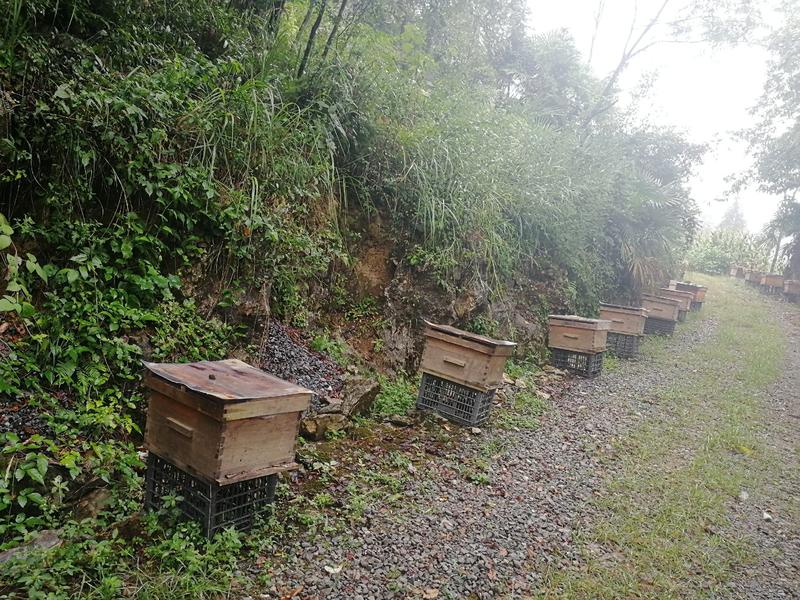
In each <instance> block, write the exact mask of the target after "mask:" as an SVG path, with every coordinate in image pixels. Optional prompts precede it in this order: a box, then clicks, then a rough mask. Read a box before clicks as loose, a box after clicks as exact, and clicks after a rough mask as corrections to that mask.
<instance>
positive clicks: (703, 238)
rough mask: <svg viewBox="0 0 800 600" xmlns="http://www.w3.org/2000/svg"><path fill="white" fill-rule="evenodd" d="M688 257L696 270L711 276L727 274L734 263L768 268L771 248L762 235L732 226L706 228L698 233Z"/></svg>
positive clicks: (735, 264)
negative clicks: (729, 227) (728, 227)
mask: <svg viewBox="0 0 800 600" xmlns="http://www.w3.org/2000/svg"><path fill="white" fill-rule="evenodd" d="M686 260H687V263H688V266H689V268H690V269H692V270H693V271H696V272H700V273H709V274H712V275H723V274H728V272H730V269H731V267H732V266H737V267H738V266H741V267H747V268H750V269H756V270H758V271H767V270H769V268H770V250H769V245H768V244H767V243H766V241H765V239H764V236H761V235H754V234H750V233H747V232H745V231H734V230H730V229H717V230H707V231H702V232H701V233H700V234H699V235H698V236H697V238H696V239H695V241H694V244H693V245H692V247H691V248H690V249H689V252H688V254H687V256H686Z"/></svg>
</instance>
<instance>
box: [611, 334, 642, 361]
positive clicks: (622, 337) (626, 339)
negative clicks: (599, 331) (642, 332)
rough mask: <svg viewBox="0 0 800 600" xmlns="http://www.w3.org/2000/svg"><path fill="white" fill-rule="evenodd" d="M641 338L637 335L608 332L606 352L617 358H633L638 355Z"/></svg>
mask: <svg viewBox="0 0 800 600" xmlns="http://www.w3.org/2000/svg"><path fill="white" fill-rule="evenodd" d="M641 337H642V336H639V335H631V334H627V333H614V332H613V331H609V332H608V341H607V344H608V350H609V351H610V352H611V353H612V354H613V355H614V356H617V357H619V358H633V357H634V356H637V355H638V354H639V344H640V342H641Z"/></svg>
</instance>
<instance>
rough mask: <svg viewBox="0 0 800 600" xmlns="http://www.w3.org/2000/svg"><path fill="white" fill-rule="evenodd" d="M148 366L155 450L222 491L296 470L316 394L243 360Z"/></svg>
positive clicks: (150, 439)
mask: <svg viewBox="0 0 800 600" xmlns="http://www.w3.org/2000/svg"><path fill="white" fill-rule="evenodd" d="M144 366H145V367H146V368H147V370H148V371H149V372H148V373H147V376H146V377H145V380H144V383H145V385H146V386H147V387H148V388H149V389H150V401H149V406H148V410H147V429H146V431H145V444H146V446H147V448H148V449H149V450H150V451H151V452H154V453H155V454H157V455H158V456H160V457H161V458H164V459H166V460H168V461H170V462H171V463H173V464H174V465H176V466H178V467H180V468H181V469H184V470H185V471H188V472H189V473H191V474H192V475H195V476H197V477H200V478H202V479H204V480H207V481H212V482H216V483H217V484H220V485H226V484H231V483H236V482H238V481H244V480H247V479H252V478H255V477H262V476H265V475H271V474H273V473H277V472H279V471H285V470H288V469H292V468H296V467H297V465H296V464H295V462H294V459H295V443H296V440H297V434H298V430H299V427H300V415H301V413H302V412H303V411H304V410H306V409H307V408H308V405H309V402H310V401H311V395H312V392H311V391H310V390H307V389H305V388H303V387H300V386H298V385H295V384H293V383H289V382H287V381H283V380H282V379H278V378H277V377H273V376H272V375H268V374H267V373H264V372H263V371H261V370H259V369H256V368H255V367H251V366H250V365H248V364H246V363H244V362H242V361H240V360H220V361H202V362H197V363H186V364H173V363H144Z"/></svg>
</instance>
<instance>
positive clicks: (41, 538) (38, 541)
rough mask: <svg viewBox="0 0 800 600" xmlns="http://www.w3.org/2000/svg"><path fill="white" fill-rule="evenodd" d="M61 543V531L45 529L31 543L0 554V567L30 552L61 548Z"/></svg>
mask: <svg viewBox="0 0 800 600" xmlns="http://www.w3.org/2000/svg"><path fill="white" fill-rule="evenodd" d="M61 543H62V540H61V530H60V529H43V530H42V531H40V532H39V535H37V536H36V537H35V538H34V539H32V540H31V541H30V542H27V543H25V544H22V545H20V546H17V547H16V548H11V549H10V550H4V551H3V552H0V565H1V564H3V563H6V562H8V561H9V560H11V559H12V558H20V557H23V556H25V555H26V554H27V553H28V552H31V551H33V550H49V549H50V548H55V547H56V546H60V545H61Z"/></svg>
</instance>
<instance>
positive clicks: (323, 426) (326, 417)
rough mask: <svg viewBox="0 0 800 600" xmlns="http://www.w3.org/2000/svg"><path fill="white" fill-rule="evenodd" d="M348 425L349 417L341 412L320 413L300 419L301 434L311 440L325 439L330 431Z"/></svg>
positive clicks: (338, 429)
mask: <svg viewBox="0 0 800 600" xmlns="http://www.w3.org/2000/svg"><path fill="white" fill-rule="evenodd" d="M346 427H347V417H345V416H344V415H343V414H341V413H320V414H317V415H314V416H311V417H306V418H304V419H303V420H302V421H300V434H301V435H302V436H303V437H305V438H308V439H310V440H323V439H325V436H326V434H327V433H328V432H329V431H341V430H343V429H345V428H346Z"/></svg>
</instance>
